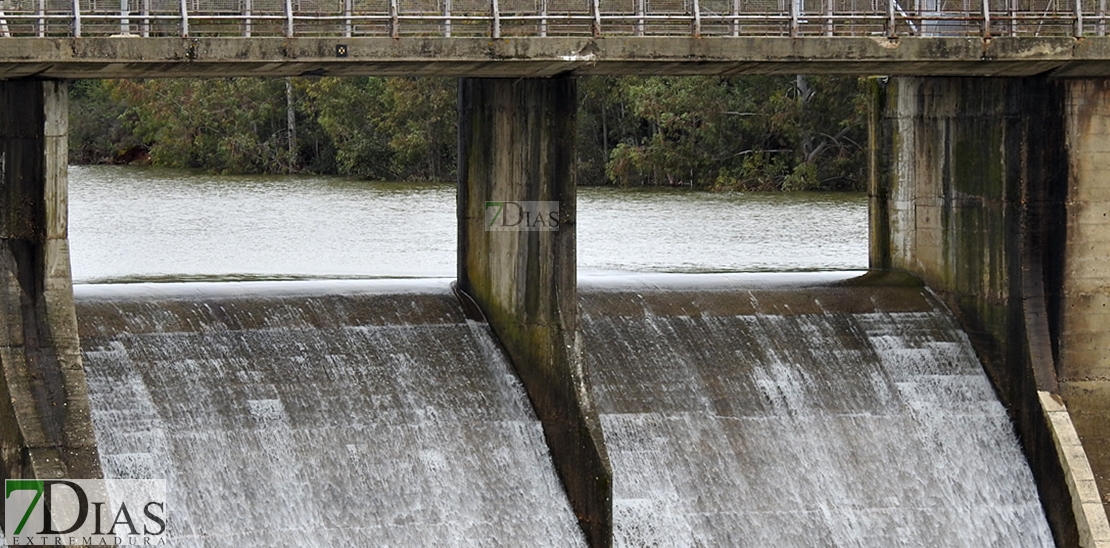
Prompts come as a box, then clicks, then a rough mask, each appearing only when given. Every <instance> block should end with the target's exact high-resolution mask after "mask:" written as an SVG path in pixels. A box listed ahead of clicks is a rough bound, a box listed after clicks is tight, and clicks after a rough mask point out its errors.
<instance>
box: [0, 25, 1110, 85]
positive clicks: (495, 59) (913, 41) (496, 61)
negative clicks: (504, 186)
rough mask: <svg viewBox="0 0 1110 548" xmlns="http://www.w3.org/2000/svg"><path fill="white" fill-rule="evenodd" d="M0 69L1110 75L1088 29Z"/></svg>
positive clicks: (148, 52)
mask: <svg viewBox="0 0 1110 548" xmlns="http://www.w3.org/2000/svg"><path fill="white" fill-rule="evenodd" d="M0 45H2V47H0V79H14V78H27V77H45V78H126V77H169V76H190V77H225V76H298V75H317V76H323V75H328V76H369V75H377V76H473V77H547V76H553V75H557V74H576V75H602V74H606V75H697V74H756V73H759V74H773V73H791V74H796V73H808V74H821V73H824V74H832V73H837V74H861V75H866V74H886V75H971V76H1029V75H1035V74H1044V73H1049V74H1051V75H1053V76H1056V77H1087V76H1110V38H1106V37H1088V38H1080V39H1076V38H1072V37H1067V36H1062V37H999V38H991V39H983V38H980V37H903V38H896V39H889V38H885V37H820V36H810V37H801V38H790V37H755V36H741V37H705V38H695V37H689V36H687V37H681V36H672V37H662V36H658V37H632V36H626V37H607V38H592V37H516V38H506V39H497V40H492V39H489V38H478V37H469V38H467V37H452V38H444V37H402V38H385V37H336V38H327V37H297V38H280V37H256V38H244V37H196V38H181V37H151V38H121V37H116V38H111V37H83V38H74V37H68V38H18V37H12V38H0Z"/></svg>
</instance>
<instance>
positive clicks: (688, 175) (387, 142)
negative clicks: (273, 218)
mask: <svg viewBox="0 0 1110 548" xmlns="http://www.w3.org/2000/svg"><path fill="white" fill-rule="evenodd" d="M455 96H456V95H455V80H454V79H443V78H292V79H288V80H285V79H273V78H271V79H262V78H224V79H209V80H199V79H180V80H178V79H161V80H87V81H78V82H74V83H73V85H72V91H71V98H70V102H71V107H70V108H71V121H70V155H71V161H73V162H76V163H91V162H121V163H130V162H135V161H147V162H150V163H153V164H157V165H165V166H176V167H191V168H201V169H207V170H212V171H217V172H224V173H293V172H310V173H330V174H343V175H355V176H359V177H365V178H370V179H386V180H444V181H447V180H452V179H453V178H454V166H455V163H456V162H455V155H456V142H455V141H456V110H455ZM865 97H866V96H865V94H864V90H863V89H862V88H861V85H860V82H859V81H858V80H857V79H855V78H844V77H824V76H822V77H816V76H806V77H801V76H797V77H795V76H749V77H626V78H603V77H592V78H582V79H581V80H580V82H579V118H578V133H579V135H578V138H579V147H578V157H577V166H576V167H577V169H578V180H579V183H580V184H592V185H598V184H615V185H620V186H639V185H653V186H658V185H675V186H678V185H682V186H694V187H699V188H716V189H723V190H819V189H860V188H862V187H863V179H864V173H865V158H864V152H865V151H864V142H863V141H864V139H865V138H866V126H865V124H866V105H865Z"/></svg>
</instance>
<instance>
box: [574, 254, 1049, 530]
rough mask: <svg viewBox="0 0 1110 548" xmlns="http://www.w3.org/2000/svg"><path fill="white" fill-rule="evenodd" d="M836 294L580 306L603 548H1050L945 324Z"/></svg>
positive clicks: (683, 289) (869, 298)
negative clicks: (602, 447) (606, 514)
mask: <svg viewBox="0 0 1110 548" xmlns="http://www.w3.org/2000/svg"><path fill="white" fill-rule="evenodd" d="M837 278H838V277H837V276H833V275H822V276H820V277H814V278H810V277H807V276H804V275H780V276H775V275H765V276H761V277H758V278H755V277H746V276H737V275H732V276H729V275H722V276H697V277H691V276H645V277H642V278H640V280H639V281H636V280H629V279H627V278H626V279H609V280H602V281H600V282H594V283H586V284H585V286H584V287H582V288H581V289H580V294H581V295H582V300H583V312H584V314H585V316H584V320H583V322H582V329H583V333H584V340H583V348H584V349H585V354H586V360H587V364H586V365H587V368H588V371H589V372H590V373H591V378H592V383H593V390H594V393H595V395H596V400H597V405H598V411H599V413H600V415H601V421H602V426H603V429H604V434H605V441H606V445H607V447H608V451H609V457H610V459H611V462H612V466H613V491H614V493H613V497H614V501H615V508H614V515H615V526H614V529H615V544H616V545H617V546H754V547H766V546H774V547H782V548H787V547H798V548H809V547H814V546H823V547H834V546H835V547H849V546H850V547H857V546H860V547H876V548H880V547H881V548H886V547H892V546H945V547H948V548H953V547H968V548H981V547H984V546H992V547H1015V548H1028V547H1035V546H1043V547H1051V546H1053V545H1054V544H1053V541H1052V537H1051V534H1050V532H1049V529H1048V525H1047V522H1046V520H1045V518H1044V515H1043V513H1042V510H1041V506H1040V502H1039V501H1038V498H1037V492H1036V489H1035V487H1034V484H1033V478H1032V474H1031V472H1030V471H1029V468H1028V466H1027V464H1026V462H1025V460H1024V457H1023V455H1022V453H1021V451H1020V449H1019V447H1018V443H1017V440H1016V438H1015V435H1014V433H1013V429H1012V427H1011V424H1010V421H1009V419H1008V417H1007V414H1006V412H1005V410H1004V409H1003V407H1002V405H1001V404H1000V403H999V402H998V400H997V399H996V397H995V394H994V392H993V391H992V388H991V385H990V382H989V381H988V379H987V377H986V376H985V375H984V373H983V371H982V369H981V367H980V365H979V363H978V361H977V359H976V356H975V353H974V351H973V350H972V348H971V345H970V343H969V341H968V339H967V337H966V336H965V335H964V334H963V332H962V331H961V330H960V329H959V327H958V326H957V324H956V323H955V322H954V320H953V319H952V317H951V315H950V314H949V313H948V311H947V310H946V309H945V308H944V307H943V306H941V305H940V304H939V303H938V302H937V301H936V300H935V299H934V298H933V297H932V296H931V295H929V294H928V293H927V291H926V290H925V289H924V288H921V287H916V286H913V285H908V286H907V285H903V286H896V285H889V284H888V285H882V284H880V285H867V284H860V283H858V282H857V283H855V284H847V283H845V280H844V279H843V278H844V277H843V276H841V277H840V278H841V279H840V280H839V281H838V279H837Z"/></svg>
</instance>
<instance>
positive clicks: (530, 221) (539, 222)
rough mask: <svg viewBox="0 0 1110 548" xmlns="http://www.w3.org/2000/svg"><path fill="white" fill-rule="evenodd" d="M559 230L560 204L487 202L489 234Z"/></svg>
mask: <svg viewBox="0 0 1110 548" xmlns="http://www.w3.org/2000/svg"><path fill="white" fill-rule="evenodd" d="M556 230H559V202H486V231H487V232H533V231H543V232H552V231H556Z"/></svg>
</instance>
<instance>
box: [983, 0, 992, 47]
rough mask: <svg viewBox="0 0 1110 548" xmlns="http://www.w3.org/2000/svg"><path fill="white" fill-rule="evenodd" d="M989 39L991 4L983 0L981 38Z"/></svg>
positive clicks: (987, 0)
mask: <svg viewBox="0 0 1110 548" xmlns="http://www.w3.org/2000/svg"><path fill="white" fill-rule="evenodd" d="M990 37H991V3H990V0H983V38H990Z"/></svg>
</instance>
